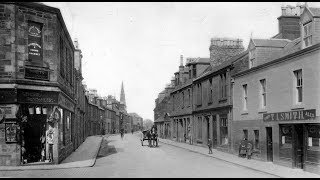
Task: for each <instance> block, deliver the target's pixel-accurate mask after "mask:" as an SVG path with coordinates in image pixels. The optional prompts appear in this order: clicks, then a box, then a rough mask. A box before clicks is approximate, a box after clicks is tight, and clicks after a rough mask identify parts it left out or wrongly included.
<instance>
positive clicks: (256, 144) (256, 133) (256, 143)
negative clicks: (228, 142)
mask: <svg viewBox="0 0 320 180" xmlns="http://www.w3.org/2000/svg"><path fill="white" fill-rule="evenodd" d="M253 132H254V149H260V144H259V130H254V131H253Z"/></svg>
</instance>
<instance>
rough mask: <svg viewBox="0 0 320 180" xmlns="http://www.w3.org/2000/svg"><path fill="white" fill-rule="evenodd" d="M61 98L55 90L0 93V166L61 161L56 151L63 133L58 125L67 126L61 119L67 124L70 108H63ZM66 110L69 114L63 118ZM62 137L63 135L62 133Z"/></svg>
mask: <svg viewBox="0 0 320 180" xmlns="http://www.w3.org/2000/svg"><path fill="white" fill-rule="evenodd" d="M8 94H9V95H8ZM4 95H8V96H4ZM62 96H63V95H62V94H61V92H59V91H40V90H29V89H6V90H3V89H1V90H0V100H3V101H1V104H0V113H1V114H2V118H1V120H0V121H1V122H0V130H1V132H3V131H4V141H0V146H1V147H2V149H1V152H0V157H5V158H4V159H2V160H1V161H0V165H10V166H12V165H13V166H15V165H23V164H34V163H58V162H60V161H61V159H59V155H58V154H61V153H62V152H61V151H60V152H59V149H58V146H59V143H60V140H59V134H61V132H63V133H65V130H64V129H61V127H64V125H62V124H68V123H69V122H62V120H64V119H66V118H67V119H69V120H67V121H71V118H72V116H71V110H72V107H73V106H71V110H68V109H67V108H66V107H65V106H66V104H68V103H66V102H63V100H61V99H63V98H61V97H62ZM68 111H69V112H70V113H69V116H68V117H66V116H67V115H68V113H67V112H68ZM63 112H66V113H63ZM61 122H62V124H61ZM61 125H62V126H61ZM62 136H66V133H65V134H63V135H62ZM62 136H61V137H62ZM1 137H3V135H2V136H0V138H1ZM63 138H64V137H62V139H63Z"/></svg>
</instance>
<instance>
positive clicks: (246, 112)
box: [241, 110, 249, 115]
mask: <svg viewBox="0 0 320 180" xmlns="http://www.w3.org/2000/svg"><path fill="white" fill-rule="evenodd" d="M248 114H249V112H248V110H245V111H242V112H241V115H248Z"/></svg>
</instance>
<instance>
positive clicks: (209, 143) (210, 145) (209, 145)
mask: <svg viewBox="0 0 320 180" xmlns="http://www.w3.org/2000/svg"><path fill="white" fill-rule="evenodd" d="M208 147H209V154H212V140H211V139H210V138H209V139H208Z"/></svg>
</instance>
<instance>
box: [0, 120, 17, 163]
mask: <svg viewBox="0 0 320 180" xmlns="http://www.w3.org/2000/svg"><path fill="white" fill-rule="evenodd" d="M20 158H21V156H20V145H18V144H17V143H12V144H6V142H5V125H4V123H2V124H0V166H16V165H19V164H20Z"/></svg>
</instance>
